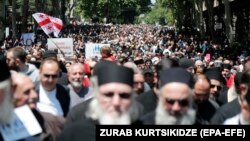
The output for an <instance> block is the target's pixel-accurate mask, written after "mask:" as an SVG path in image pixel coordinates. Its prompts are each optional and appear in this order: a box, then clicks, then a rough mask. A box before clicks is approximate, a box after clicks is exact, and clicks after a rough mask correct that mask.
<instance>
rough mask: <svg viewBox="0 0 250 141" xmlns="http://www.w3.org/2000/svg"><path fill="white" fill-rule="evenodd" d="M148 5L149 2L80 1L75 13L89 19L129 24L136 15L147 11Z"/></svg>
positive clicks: (122, 0)
mask: <svg viewBox="0 0 250 141" xmlns="http://www.w3.org/2000/svg"><path fill="white" fill-rule="evenodd" d="M149 4H150V0H139V1H138V0H81V1H79V4H78V10H77V11H78V14H81V13H83V15H84V17H85V18H89V19H93V17H98V18H99V20H102V19H103V18H107V22H115V23H117V22H118V23H131V22H133V20H134V17H135V16H136V15H139V14H140V13H142V12H146V11H148V10H149V7H148V5H149ZM80 9H81V10H80Z"/></svg>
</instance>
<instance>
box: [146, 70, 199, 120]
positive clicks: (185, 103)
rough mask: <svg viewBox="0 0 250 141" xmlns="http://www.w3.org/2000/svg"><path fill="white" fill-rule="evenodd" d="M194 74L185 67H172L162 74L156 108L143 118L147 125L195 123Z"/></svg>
mask: <svg viewBox="0 0 250 141" xmlns="http://www.w3.org/2000/svg"><path fill="white" fill-rule="evenodd" d="M192 86H193V78H192V75H191V74H190V73H189V72H187V71H186V70H185V69H183V68H170V69H167V70H163V71H162V72H161V74H160V92H159V93H158V95H159V101H158V106H157V107H156V110H155V111H153V112H151V113H148V114H146V115H145V116H143V117H142V118H141V122H142V123H143V124H147V125H153V124H156V125H189V124H194V123H195V113H196V112H195V110H194V109H193V108H192V101H193V99H192V95H193V94H192Z"/></svg>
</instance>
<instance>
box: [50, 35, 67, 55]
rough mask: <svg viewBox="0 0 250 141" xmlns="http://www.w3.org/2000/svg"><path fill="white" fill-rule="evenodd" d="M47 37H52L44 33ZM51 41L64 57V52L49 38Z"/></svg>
mask: <svg viewBox="0 0 250 141" xmlns="http://www.w3.org/2000/svg"><path fill="white" fill-rule="evenodd" d="M46 35H47V36H48V37H49V38H52V37H51V36H50V35H49V34H46ZM51 42H52V43H53V44H54V45H55V46H56V48H57V49H58V50H59V51H60V52H61V54H62V55H63V57H65V54H64V52H63V51H62V50H61V49H60V48H59V47H58V46H57V44H56V43H55V42H54V41H53V40H51Z"/></svg>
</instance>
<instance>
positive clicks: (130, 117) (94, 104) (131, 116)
mask: <svg viewBox="0 0 250 141" xmlns="http://www.w3.org/2000/svg"><path fill="white" fill-rule="evenodd" d="M134 109H138V108H137V107H136V106H135V104H132V105H131V107H130V108H129V110H128V111H122V114H121V115H120V116H115V117H113V116H110V115H109V114H107V113H105V111H104V110H103V109H102V108H101V106H100V105H99V103H98V100H97V99H96V98H94V99H93V100H92V101H91V102H90V105H89V108H88V111H87V114H86V116H87V117H90V118H91V119H93V120H98V121H99V123H100V124H101V125H129V124H131V122H132V121H134V120H136V119H137V118H138V117H139V111H137V110H134Z"/></svg>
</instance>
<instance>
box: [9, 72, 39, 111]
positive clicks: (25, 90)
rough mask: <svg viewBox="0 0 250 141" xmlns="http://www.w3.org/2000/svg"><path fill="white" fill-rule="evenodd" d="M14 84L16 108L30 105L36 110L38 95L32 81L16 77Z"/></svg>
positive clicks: (27, 78)
mask: <svg viewBox="0 0 250 141" xmlns="http://www.w3.org/2000/svg"><path fill="white" fill-rule="evenodd" d="M13 83H14V84H15V85H16V89H15V92H14V100H15V106H16V107H19V106H22V105H25V104H28V106H29V107H30V108H31V109H35V108H36V102H37V98H38V95H37V92H36V91H35V85H34V84H33V82H32V80H31V79H30V78H29V77H16V78H13ZM23 84H25V85H23Z"/></svg>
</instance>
